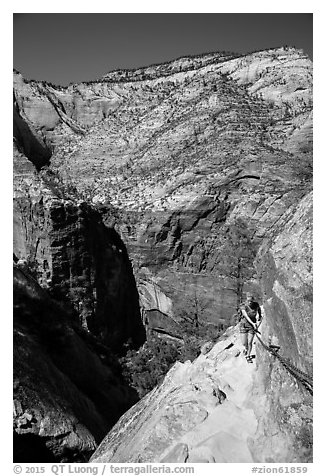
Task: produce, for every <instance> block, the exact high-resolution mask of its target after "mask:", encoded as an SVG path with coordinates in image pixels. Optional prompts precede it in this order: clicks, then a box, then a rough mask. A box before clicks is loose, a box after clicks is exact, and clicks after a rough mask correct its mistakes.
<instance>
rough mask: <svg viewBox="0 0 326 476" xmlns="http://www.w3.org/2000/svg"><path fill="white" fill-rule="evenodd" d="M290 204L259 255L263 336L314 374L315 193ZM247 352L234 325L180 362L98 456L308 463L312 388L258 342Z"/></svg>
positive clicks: (95, 459) (113, 432) (124, 420)
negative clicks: (203, 351)
mask: <svg viewBox="0 0 326 476" xmlns="http://www.w3.org/2000/svg"><path fill="white" fill-rule="evenodd" d="M293 208H294V210H289V212H288V214H287V216H286V217H284V219H283V223H282V224H280V225H279V229H278V230H277V231H275V233H274V235H273V236H271V237H270V239H269V240H268V242H266V243H264V244H263V246H262V247H261V249H260V253H259V257H258V258H257V267H258V269H259V273H260V278H261V281H260V282H261V285H262V288H263V289H262V291H263V292H264V295H265V301H264V314H265V317H264V322H263V324H262V326H261V328H260V329H261V331H262V335H261V337H262V339H263V342H265V343H266V344H269V343H272V344H273V345H279V346H280V350H279V355H280V356H281V357H282V359H283V358H285V359H288V361H289V362H290V363H291V364H293V365H294V366H296V367H297V368H298V369H299V370H301V371H304V372H306V373H308V374H310V375H311V374H312V342H311V336H312V305H311V298H312V271H311V256H312V253H311V246H312V244H311V242H312V240H311V231H312V197H311V195H310V194H309V195H307V197H305V198H304V199H303V200H302V202H301V203H299V204H298V205H297V206H294V207H293ZM254 347H255V348H256V352H255V351H254V352H255V353H256V359H255V360H254V363H253V364H248V363H247V362H246V360H245V358H244V356H243V355H242V354H241V344H240V340H239V329H238V328H237V327H236V328H230V329H229V330H228V331H227V332H226V333H225V334H224V336H223V337H222V338H220V339H219V341H218V343H217V344H216V345H215V346H214V347H213V349H212V350H211V351H210V352H208V353H207V354H206V355H201V356H200V357H199V358H197V359H196V360H195V361H194V362H193V363H190V362H189V361H188V362H186V363H185V364H180V363H178V364H176V365H175V366H174V367H173V369H171V370H170V372H169V373H168V374H167V376H166V377H165V380H164V382H163V383H162V384H161V385H160V386H159V387H157V388H155V389H154V390H153V391H152V392H151V393H150V394H148V395H147V396H146V397H145V398H143V399H142V400H141V401H140V402H138V403H137V404H136V405H135V406H134V407H133V408H131V409H130V410H129V411H128V412H127V413H126V414H125V415H124V416H123V417H122V418H121V419H120V420H119V422H118V423H117V424H116V425H115V427H114V428H113V429H112V430H111V431H110V432H109V434H108V435H107V437H106V438H105V439H104V440H103V442H102V443H101V445H100V447H99V448H98V449H97V450H96V452H95V453H94V455H93V456H92V458H91V461H93V462H171V463H183V462H189V463H190V462H192V463H195V462H233V463H237V462H242V463H246V462H278V463H279V462H309V461H311V460H312V397H311V394H310V392H309V391H308V390H307V388H306V387H305V386H303V384H302V382H301V381H300V380H298V379H297V378H295V377H293V375H292V374H290V373H289V372H288V370H287V369H286V368H285V367H284V365H283V364H282V363H280V361H279V360H278V359H277V358H276V357H275V356H273V355H271V354H270V353H269V352H268V351H267V350H266V349H265V348H264V347H263V346H262V345H261V343H260V342H259V341H256V343H255V345H254Z"/></svg>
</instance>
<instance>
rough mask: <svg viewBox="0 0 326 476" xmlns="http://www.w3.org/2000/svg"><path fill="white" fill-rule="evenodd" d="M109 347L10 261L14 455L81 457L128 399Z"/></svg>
mask: <svg viewBox="0 0 326 476" xmlns="http://www.w3.org/2000/svg"><path fill="white" fill-rule="evenodd" d="M135 401H137V398H136V396H135V395H134V392H133V391H132V390H131V389H129V388H128V387H127V385H126V384H124V382H123V380H122V379H121V371H120V370H119V365H118V363H117V362H116V360H115V359H114V358H113V357H112V355H111V353H110V351H109V349H107V348H106V347H104V346H103V344H101V343H100V342H99V341H98V340H96V339H95V338H94V337H92V335H91V334H89V333H88V332H85V330H83V329H82V328H81V326H80V325H78V324H77V323H76V320H75V319H74V316H73V315H72V314H71V313H69V312H68V311H67V309H66V307H65V306H64V305H62V304H61V303H58V302H56V301H54V300H52V299H51V298H50V296H49V295H48V293H47V292H46V291H45V290H44V289H42V288H41V287H40V286H39V285H38V284H37V282H36V281H35V280H34V279H33V278H32V277H31V276H29V275H28V274H26V272H24V271H23V270H22V269H21V268H20V266H15V267H14V422H13V423H14V461H16V462H26V461H29V462H51V461H87V460H88V458H89V457H90V455H91V454H92V452H93V451H94V450H95V448H96V446H97V444H98V443H99V442H100V441H101V439H102V438H103V437H104V436H105V434H106V433H107V431H108V430H109V429H110V428H111V427H112V425H113V424H114V423H115V422H116V420H117V419H118V418H119V416H120V415H121V414H122V413H123V412H124V411H126V410H127V409H128V408H129V407H130V405H131V404H133V403H135Z"/></svg>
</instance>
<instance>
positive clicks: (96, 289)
mask: <svg viewBox="0 0 326 476" xmlns="http://www.w3.org/2000/svg"><path fill="white" fill-rule="evenodd" d="M17 160H19V161H23V157H19V158H17ZM19 164H20V162H19ZM19 177H20V181H19ZM22 180H23V181H22ZM26 181H27V179H26V177H24V178H23V179H21V175H18V176H17V178H16V181H15V189H16V190H15V191H16V196H15V201H14V253H15V255H16V257H17V258H18V259H20V260H26V261H27V263H28V265H29V266H30V267H32V268H33V270H34V272H35V274H36V276H37V279H38V281H39V283H40V284H41V285H42V286H43V287H45V288H47V289H49V291H50V292H51V293H52V295H53V296H55V297H56V298H57V299H59V300H61V301H65V302H66V303H67V305H71V304H72V306H73V307H74V308H75V310H76V311H77V313H78V316H79V317H78V319H79V321H80V323H81V324H82V325H83V327H84V328H85V329H88V330H90V331H91V332H92V333H93V334H95V335H97V336H100V337H101V339H102V340H103V342H105V343H106V344H107V345H110V346H111V347H112V348H115V349H119V348H120V347H121V345H122V344H123V343H124V342H127V340H128V339H131V340H132V341H133V342H134V345H140V344H141V343H142V342H143V341H144V338H145V333H144V329H143V326H142V322H141V317H140V311H139V304H138V293H137V289H136V284H135V280H134V277H133V273H132V269H131V264H130V261H129V257H128V254H127V251H126V247H125V245H124V243H123V242H122V241H121V239H120V237H119V235H118V234H117V233H116V232H115V231H114V230H113V229H109V228H107V227H105V226H104V224H103V223H102V220H101V217H100V215H99V214H98V213H97V212H96V211H95V210H93V209H92V207H90V206H88V205H87V204H86V203H83V202H77V203H76V202H73V201H71V200H66V199H64V198H59V197H58V196H57V195H55V193H54V192H55V191H52V190H51V189H50V186H51V182H50V185H47V184H46V182H45V181H44V180H42V178H40V177H39V176H36V175H35V174H34V175H33V171H31V172H30V174H29V175H28V186H29V194H28V195H27V194H26V193H25V188H26V186H27V184H26ZM22 184H23V185H22ZM33 186H34V190H33Z"/></svg>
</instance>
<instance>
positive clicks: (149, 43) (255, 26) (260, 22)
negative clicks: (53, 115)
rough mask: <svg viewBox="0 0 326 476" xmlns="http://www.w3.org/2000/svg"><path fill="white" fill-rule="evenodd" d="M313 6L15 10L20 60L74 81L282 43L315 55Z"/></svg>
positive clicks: (21, 66)
mask: <svg viewBox="0 0 326 476" xmlns="http://www.w3.org/2000/svg"><path fill="white" fill-rule="evenodd" d="M312 39H313V14H312V13H71V14H70V13H15V14H14V15H13V66H14V68H15V69H17V70H18V71H20V72H21V73H22V75H23V76H24V77H25V78H27V79H37V80H46V81H49V82H52V83H54V84H61V85H67V84H69V83H70V82H81V81H87V80H94V79H99V78H100V77H102V76H103V75H104V74H105V73H107V72H108V71H112V70H114V69H119V68H135V67H139V66H146V65H149V64H153V63H160V62H164V61H169V60H172V59H174V58H178V57H180V56H184V55H189V54H190V55H194V54H200V53H204V52H211V51H223V50H224V51H232V52H237V53H247V52H251V51H256V50H260V49H265V48H271V47H277V46H282V45H288V46H295V47H297V48H301V49H303V50H304V52H305V53H306V54H307V55H309V57H310V58H311V59H312Z"/></svg>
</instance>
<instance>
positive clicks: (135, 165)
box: [15, 48, 312, 328]
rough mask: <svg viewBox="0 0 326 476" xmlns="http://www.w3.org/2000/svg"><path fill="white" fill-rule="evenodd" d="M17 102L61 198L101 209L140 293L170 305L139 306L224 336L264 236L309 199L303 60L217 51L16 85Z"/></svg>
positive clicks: (276, 52)
mask: <svg viewBox="0 0 326 476" xmlns="http://www.w3.org/2000/svg"><path fill="white" fill-rule="evenodd" d="M15 104H16V108H17V110H18V111H19V115H20V117H21V118H23V119H24V121H25V122H26V124H28V126H29V128H30V130H33V131H34V132H35V134H34V135H36V136H37V137H38V141H39V142H40V141H41V140H42V141H43V143H44V144H47V146H50V148H51V151H52V156H51V161H50V162H51V163H50V170H51V171H52V173H54V174H55V175H58V176H59V177H60V180H61V182H62V184H63V185H64V187H65V192H66V194H67V193H68V195H69V193H72V192H76V193H77V194H78V195H79V196H80V197H81V198H82V199H89V200H91V201H92V202H93V203H97V204H102V205H103V206H102V216H103V219H104V221H105V223H106V224H108V225H111V226H114V228H115V230H116V231H117V232H118V233H119V235H120V236H121V238H122V240H123V241H124V242H125V243H126V246H127V249H128V253H129V255H130V258H131V260H132V263H133V269H134V272H135V277H136V281H137V285H138V288H139V289H140V288H141V289H142V291H144V293H145V295H146V296H147V297H148V294H150V293H151V292H152V287H153V282H154V283H155V289H156V291H155V295H158V294H160V295H165V296H166V298H167V299H165V300H164V299H163V300H162V299H161V302H163V301H166V300H170V301H171V306H170V307H169V310H168V312H167V309H166V307H164V306H163V307H157V303H156V301H157V299H156V298H155V297H153V299H152V301H151V302H149V301H148V299H147V302H146V305H145V307H144V309H145V310H149V309H154V308H158V309H159V310H160V311H161V312H164V313H168V314H169V316H170V317H171V318H173V319H174V320H179V319H182V318H183V313H184V309H185V307H188V312H193V311H192V309H194V308H196V307H197V308H198V307H199V308H200V312H199V314H200V319H201V320H202V322H213V323H215V324H217V325H219V326H220V327H224V328H226V327H227V326H228V325H229V324H230V319H231V316H232V314H233V313H234V308H235V306H236V304H237V302H238V300H239V296H240V295H241V293H242V291H243V290H244V289H245V288H246V287H247V286H248V285H250V286H251V287H252V286H254V287H255V283H256V281H255V279H256V277H257V276H256V272H255V268H254V265H253V261H254V258H255V255H256V253H257V250H258V248H259V246H260V244H261V241H262V239H263V238H264V237H265V236H266V235H268V234H269V233H270V230H271V229H272V228H273V226H274V224H276V223H277V222H278V220H279V219H280V217H281V216H282V215H283V213H284V212H285V211H286V210H287V209H288V208H289V207H290V206H291V205H292V204H293V203H295V202H297V201H299V200H300V199H301V198H302V197H303V196H304V195H305V194H306V193H307V190H309V183H310V181H311V180H310V179H311V151H312V63H311V61H310V60H309V58H308V57H307V56H305V55H304V54H303V53H302V52H301V51H299V50H296V49H294V48H276V49H270V50H265V51H259V52H256V53H252V54H249V55H245V56H239V55H238V56H237V55H224V54H219V53H216V54H210V55H203V56H198V57H193V58H191V57H188V58H181V59H179V60H176V61H172V62H170V63H167V64H163V65H155V66H153V67H148V68H140V69H138V70H134V71H116V72H112V73H108V74H107V75H106V76H105V77H103V78H102V79H101V80H99V81H94V82H89V83H81V84H73V85H70V86H69V87H67V88H60V87H55V86H53V85H49V84H46V83H38V82H35V81H26V80H23V78H22V77H21V76H20V75H16V76H15ZM140 285H141V286H140ZM146 287H147V291H145V288H146ZM258 289H259V287H258V286H256V290H257V291H258ZM152 294H153V293H152ZM180 296H184V298H185V299H184V300H183V299H182V298H180ZM144 301H145V299H142V303H143V302H144ZM185 303H188V306H185Z"/></svg>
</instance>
